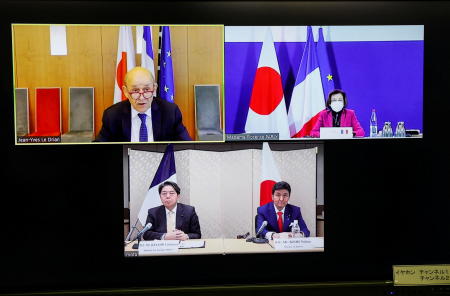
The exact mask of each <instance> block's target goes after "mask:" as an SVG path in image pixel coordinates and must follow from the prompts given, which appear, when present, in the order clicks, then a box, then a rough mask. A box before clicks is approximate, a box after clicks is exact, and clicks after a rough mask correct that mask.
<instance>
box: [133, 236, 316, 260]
mask: <svg viewBox="0 0 450 296" xmlns="http://www.w3.org/2000/svg"><path fill="white" fill-rule="evenodd" d="M192 241H195V240H192ZM201 241H205V247H204V248H192V249H179V250H178V252H177V253H155V254H149V255H144V256H179V255H212V254H216V255H218V254H222V255H226V254H252V253H299V252H303V253H309V252H323V251H324V248H308V249H300V250H276V249H274V248H273V247H272V246H271V244H268V243H267V244H255V243H252V242H246V241H245V239H233V238H206V239H201ZM133 244H134V243H129V244H127V245H126V246H125V256H126V257H136V256H138V251H137V249H133V248H132V247H133Z"/></svg>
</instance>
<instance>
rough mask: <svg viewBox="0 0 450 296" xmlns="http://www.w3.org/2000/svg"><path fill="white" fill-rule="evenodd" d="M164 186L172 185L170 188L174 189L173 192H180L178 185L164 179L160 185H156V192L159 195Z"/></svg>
mask: <svg viewBox="0 0 450 296" xmlns="http://www.w3.org/2000/svg"><path fill="white" fill-rule="evenodd" d="M164 186H172V188H173V189H174V190H175V192H176V193H177V194H180V192H181V190H180V187H179V186H178V185H177V183H175V182H172V181H166V182H164V183H162V184H161V185H159V187H158V193H159V194H160V195H161V191H162V189H163V188H164Z"/></svg>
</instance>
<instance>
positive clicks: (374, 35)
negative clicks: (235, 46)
mask: <svg viewBox="0 0 450 296" xmlns="http://www.w3.org/2000/svg"><path fill="white" fill-rule="evenodd" d="M320 27H322V28H323V37H324V39H325V41H333V42H336V41H404V40H423V37H424V26H423V25H410V26H312V29H313V35H314V40H315V41H317V40H318V32H319V28H320ZM267 28H268V27H267V26H225V42H263V41H264V37H265V34H266V30H267ZM306 28H307V27H306V26H271V27H270V29H271V30H272V35H273V41H274V42H306V36H307V34H306V33H307V31H306Z"/></svg>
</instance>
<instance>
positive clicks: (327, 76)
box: [316, 28, 334, 100]
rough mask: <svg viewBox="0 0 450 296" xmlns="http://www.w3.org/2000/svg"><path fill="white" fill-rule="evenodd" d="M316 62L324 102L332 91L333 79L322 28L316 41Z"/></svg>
mask: <svg viewBox="0 0 450 296" xmlns="http://www.w3.org/2000/svg"><path fill="white" fill-rule="evenodd" d="M316 50H317V61H318V63H319V67H320V76H321V80H322V88H323V94H324V97H325V100H326V99H327V98H328V94H329V93H330V91H332V90H334V77H333V73H331V67H330V61H329V60H328V53H327V47H326V44H325V40H324V38H323V32H322V28H320V29H319V40H318V41H317V47H316Z"/></svg>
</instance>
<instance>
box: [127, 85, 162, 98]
mask: <svg viewBox="0 0 450 296" xmlns="http://www.w3.org/2000/svg"><path fill="white" fill-rule="evenodd" d="M154 92H155V88H154V87H151V88H150V87H145V88H143V89H141V88H133V89H130V90H128V93H129V94H130V95H131V97H132V98H133V99H135V100H138V99H139V98H140V97H141V94H142V96H143V97H144V98H145V99H150V98H151V97H153V93H154Z"/></svg>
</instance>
